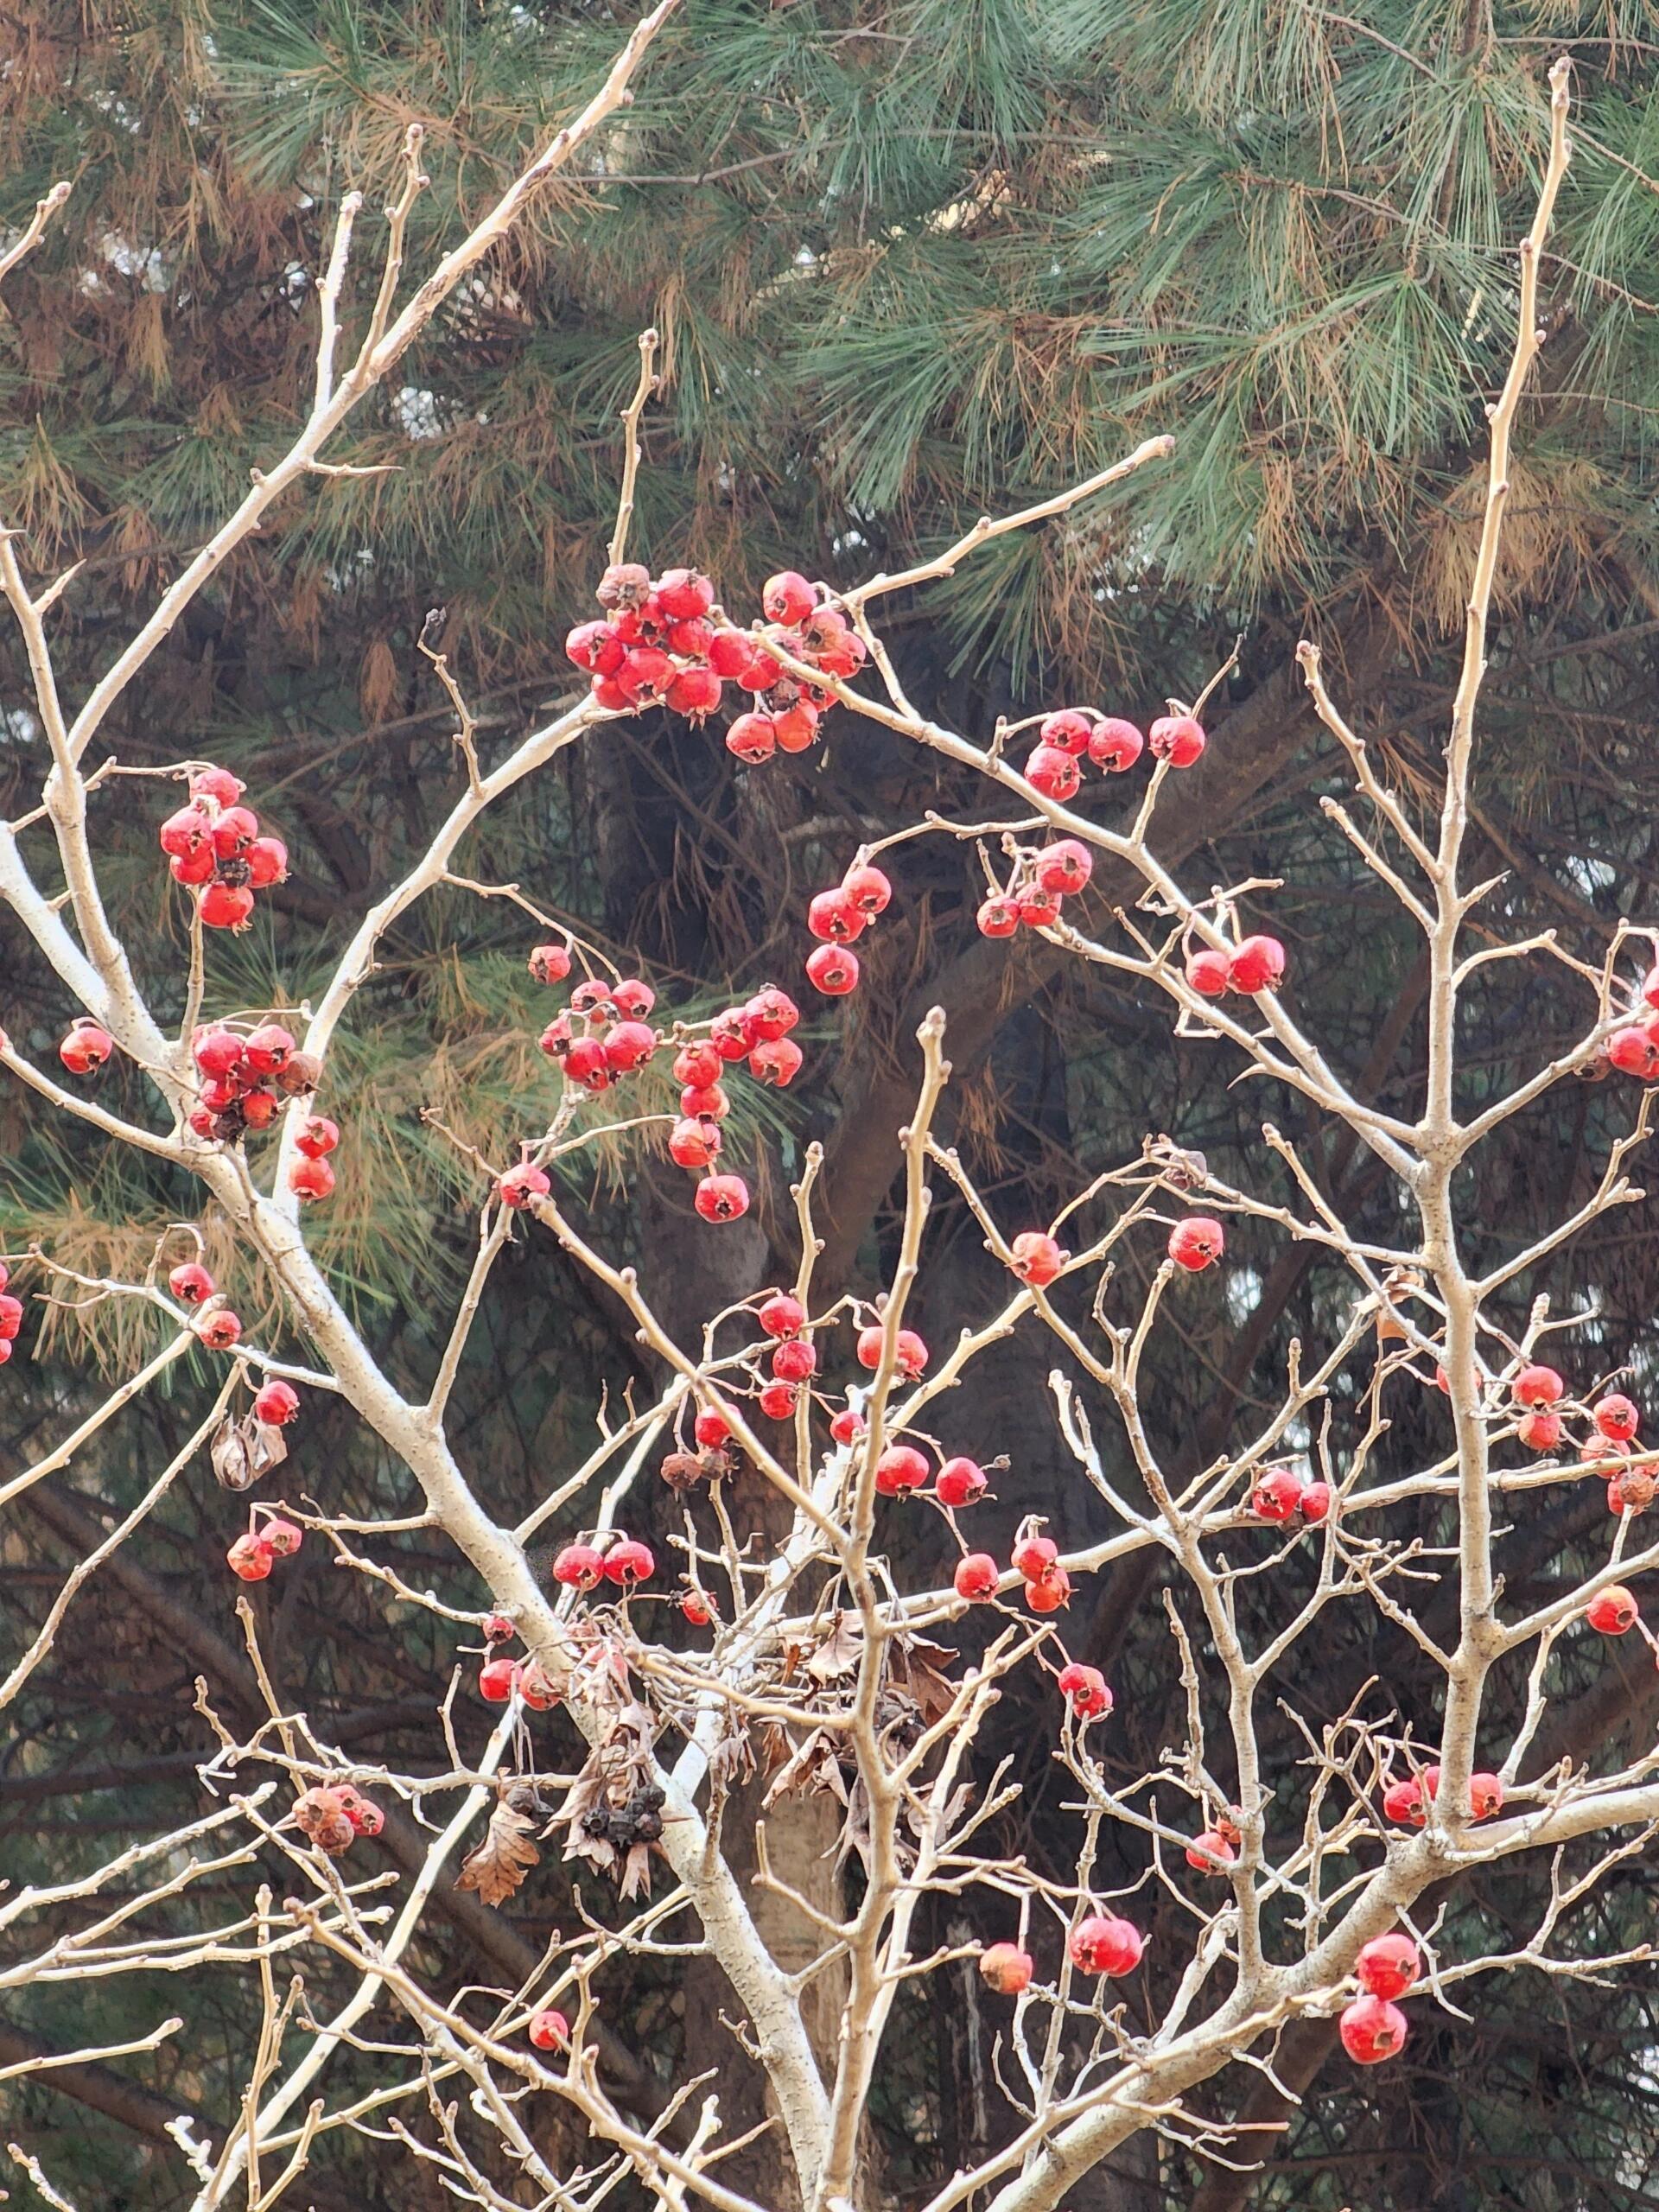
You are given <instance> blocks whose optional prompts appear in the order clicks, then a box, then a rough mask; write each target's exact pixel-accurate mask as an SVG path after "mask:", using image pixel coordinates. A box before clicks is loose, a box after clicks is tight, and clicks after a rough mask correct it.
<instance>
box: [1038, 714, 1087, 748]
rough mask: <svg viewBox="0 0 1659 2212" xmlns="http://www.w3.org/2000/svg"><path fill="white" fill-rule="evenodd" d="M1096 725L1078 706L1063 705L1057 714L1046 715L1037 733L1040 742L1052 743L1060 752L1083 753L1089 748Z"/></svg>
mask: <svg viewBox="0 0 1659 2212" xmlns="http://www.w3.org/2000/svg"><path fill="white" fill-rule="evenodd" d="M1094 727H1095V726H1094V723H1093V722H1092V721H1091V720H1090V717H1089V716H1088V715H1085V714H1083V713H1080V712H1079V711H1078V709H1077V708H1076V707H1063V708H1062V709H1060V711H1059V713H1058V714H1057V715H1044V717H1043V719H1042V721H1041V723H1040V724H1039V728H1038V731H1037V735H1038V739H1039V742H1040V743H1042V744H1044V745H1052V747H1054V749H1055V750H1056V752H1058V753H1083V752H1086V751H1087V749H1088V745H1089V740H1090V737H1091V736H1092V735H1093V734H1094Z"/></svg>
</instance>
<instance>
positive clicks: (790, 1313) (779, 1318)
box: [754, 1290, 806, 1337]
mask: <svg viewBox="0 0 1659 2212" xmlns="http://www.w3.org/2000/svg"><path fill="white" fill-rule="evenodd" d="M754 1318H755V1319H756V1320H757V1321H759V1323H760V1326H761V1327H762V1328H763V1329H764V1330H765V1331H766V1334H767V1335H768V1336H769V1337H792V1336H796V1335H798V1333H799V1332H800V1331H801V1330H803V1329H804V1327H805V1326H806V1308H805V1306H803V1305H802V1303H801V1301H800V1300H799V1299H798V1298H792V1297H791V1295H790V1294H789V1293H788V1292H787V1291H783V1290H779V1291H774V1292H773V1293H772V1296H771V1297H770V1298H769V1299H767V1300H766V1303H765V1305H764V1306H761V1308H760V1312H759V1313H757V1314H756V1315H755V1317H754Z"/></svg>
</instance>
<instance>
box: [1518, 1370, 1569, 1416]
mask: <svg viewBox="0 0 1659 2212" xmlns="http://www.w3.org/2000/svg"><path fill="white" fill-rule="evenodd" d="M1510 1389H1512V1390H1513V1391H1514V1393H1515V1395H1516V1402H1517V1403H1518V1404H1520V1405H1523V1406H1528V1407H1535V1406H1553V1405H1554V1404H1555V1403H1556V1402H1557V1401H1558V1400H1559V1399H1560V1398H1563V1397H1565V1396H1566V1395H1567V1385H1566V1383H1563V1382H1562V1380H1561V1378H1560V1376H1559V1375H1558V1374H1557V1373H1556V1372H1555V1370H1554V1368H1553V1367H1523V1368H1522V1370H1521V1372H1520V1373H1519V1374H1518V1375H1517V1376H1516V1378H1515V1380H1514V1382H1513V1383H1511V1384H1510Z"/></svg>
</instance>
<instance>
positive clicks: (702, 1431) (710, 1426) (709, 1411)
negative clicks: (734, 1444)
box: [691, 1406, 732, 1452]
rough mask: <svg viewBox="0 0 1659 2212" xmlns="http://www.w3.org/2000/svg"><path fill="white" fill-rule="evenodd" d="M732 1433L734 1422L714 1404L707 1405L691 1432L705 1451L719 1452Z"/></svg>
mask: <svg viewBox="0 0 1659 2212" xmlns="http://www.w3.org/2000/svg"><path fill="white" fill-rule="evenodd" d="M691 1433H692V1435H693V1436H695V1437H696V1440H697V1442H698V1443H699V1444H700V1445H701V1446H702V1448H703V1450H704V1451H705V1452H717V1451H718V1450H719V1449H720V1446H721V1445H722V1444H724V1443H725V1441H726V1440H727V1439H728V1437H729V1436H730V1434H731V1433H732V1424H731V1423H730V1421H728V1420H727V1418H726V1416H725V1414H723V1413H721V1412H720V1411H719V1409H718V1408H715V1407H714V1406H705V1407H704V1408H702V1412H701V1413H699V1414H698V1415H697V1417H696V1420H695V1421H693V1422H692V1424H691Z"/></svg>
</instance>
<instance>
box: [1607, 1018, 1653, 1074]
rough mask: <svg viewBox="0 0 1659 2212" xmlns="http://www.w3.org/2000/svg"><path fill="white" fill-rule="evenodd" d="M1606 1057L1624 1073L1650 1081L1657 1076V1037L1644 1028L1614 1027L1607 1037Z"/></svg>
mask: <svg viewBox="0 0 1659 2212" xmlns="http://www.w3.org/2000/svg"><path fill="white" fill-rule="evenodd" d="M1607 1057H1608V1058H1609V1059H1610V1060H1611V1062H1612V1064H1613V1065H1614V1066H1615V1067H1616V1068H1620V1069H1622V1070H1623V1071H1624V1073H1625V1074H1626V1075H1639V1076H1640V1077H1641V1078H1642V1080H1643V1082H1644V1083H1651V1082H1652V1081H1653V1080H1654V1078H1655V1077H1656V1076H1659V1037H1655V1036H1654V1035H1653V1034H1652V1033H1651V1032H1650V1031H1649V1030H1646V1029H1616V1030H1615V1031H1614V1032H1613V1034H1612V1035H1611V1037H1610V1038H1609V1039H1607Z"/></svg>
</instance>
